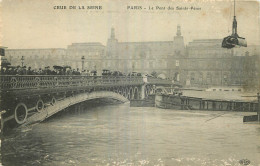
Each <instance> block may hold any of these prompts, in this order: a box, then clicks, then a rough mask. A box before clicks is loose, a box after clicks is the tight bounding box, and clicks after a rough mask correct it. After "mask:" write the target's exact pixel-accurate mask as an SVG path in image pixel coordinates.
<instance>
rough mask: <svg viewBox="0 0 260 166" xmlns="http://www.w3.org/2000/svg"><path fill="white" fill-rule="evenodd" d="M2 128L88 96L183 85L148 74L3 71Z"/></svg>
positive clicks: (125, 96)
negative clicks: (64, 73) (46, 73)
mask: <svg viewBox="0 0 260 166" xmlns="http://www.w3.org/2000/svg"><path fill="white" fill-rule="evenodd" d="M0 79H1V80H0V87H1V89H0V93H1V96H0V97H1V98H0V111H1V130H2V131H3V130H4V129H5V127H6V126H7V128H9V127H10V126H11V127H15V126H21V125H28V124H31V123H35V122H38V121H42V120H44V119H46V118H48V117H50V116H52V115H53V114H55V113H57V112H59V111H61V110H64V109H65V108H67V107H69V106H72V105H75V104H77V103H81V102H84V101H87V100H92V99H100V98H109V99H115V100H118V101H121V102H127V101H129V100H132V99H135V100H136V99H144V98H146V97H147V96H148V95H150V94H153V93H155V90H156V86H167V87H169V86H180V85H177V84H173V83H172V81H170V80H164V79H160V78H154V77H146V76H82V75H75V76H72V75H2V76H1V77H0Z"/></svg>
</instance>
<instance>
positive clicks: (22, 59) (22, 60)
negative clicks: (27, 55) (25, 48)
mask: <svg viewBox="0 0 260 166" xmlns="http://www.w3.org/2000/svg"><path fill="white" fill-rule="evenodd" d="M21 62H22V67H23V63H24V56H22V58H21Z"/></svg>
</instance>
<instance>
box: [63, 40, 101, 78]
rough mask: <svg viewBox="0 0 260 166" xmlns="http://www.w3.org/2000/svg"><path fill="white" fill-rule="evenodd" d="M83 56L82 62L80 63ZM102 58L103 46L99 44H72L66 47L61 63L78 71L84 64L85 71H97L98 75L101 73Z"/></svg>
mask: <svg viewBox="0 0 260 166" xmlns="http://www.w3.org/2000/svg"><path fill="white" fill-rule="evenodd" d="M83 56H84V59H83V61H84V62H82V57H83ZM104 57H105V46H104V45H102V44H101V43H72V44H71V45H69V46H68V47H67V56H66V59H64V60H63V61H65V62H64V63H65V65H69V66H71V67H72V68H74V69H80V70H82V63H84V69H85V70H90V71H91V70H97V71H98V73H101V70H102V68H103V66H102V61H103V59H104Z"/></svg>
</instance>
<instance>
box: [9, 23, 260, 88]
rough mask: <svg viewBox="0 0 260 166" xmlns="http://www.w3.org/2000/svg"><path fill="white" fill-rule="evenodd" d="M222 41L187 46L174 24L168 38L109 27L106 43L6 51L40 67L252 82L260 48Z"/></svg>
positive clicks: (16, 61)
mask: <svg viewBox="0 0 260 166" xmlns="http://www.w3.org/2000/svg"><path fill="white" fill-rule="evenodd" d="M221 42H222V40H221V39H199V40H198V39H196V40H193V41H192V42H189V43H188V45H187V46H185V44H184V39H183V36H182V34H181V27H180V26H179V25H178V26H177V32H176V35H175V36H174V37H173V40H171V41H148V42H121V41H119V39H117V37H116V32H115V29H114V28H112V29H111V34H110V37H109V38H108V40H107V45H106V46H104V45H102V44H101V43H72V44H71V45H69V46H68V47H67V48H66V49H65V48H49V49H7V50H6V56H7V59H8V60H9V61H10V62H11V63H12V65H26V66H31V67H32V68H43V67H45V66H53V65H69V66H71V67H72V68H74V69H79V70H97V71H98V75H100V74H101V71H102V69H108V70H114V71H116V70H117V71H122V72H124V73H130V72H140V73H148V74H151V73H155V72H156V73H157V74H164V75H165V76H166V77H168V78H169V79H172V80H175V81H177V82H180V83H181V84H183V85H186V86H191V87H210V86H231V85H239V86H245V85H249V86H251V85H250V84H252V85H256V86H258V88H259V76H260V75H259V57H260V50H259V46H257V45H254V46H248V47H246V48H233V49H224V48H222V47H221Z"/></svg>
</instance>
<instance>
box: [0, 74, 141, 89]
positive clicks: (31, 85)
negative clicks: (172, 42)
mask: <svg viewBox="0 0 260 166" xmlns="http://www.w3.org/2000/svg"><path fill="white" fill-rule="evenodd" d="M133 84H143V79H142V77H140V76H139V77H138V76H131V77H130V76H116V77H115V76H70V75H68V76H57V75H53V76H52V75H50V76H46V75H36V76H32V75H30V76H29V75H28V76H27V75H23V76H20V75H17V76H14V75H3V76H0V87H1V90H15V89H37V88H56V87H82V86H103V85H104V86H105V85H117V86H122V85H133Z"/></svg>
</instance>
